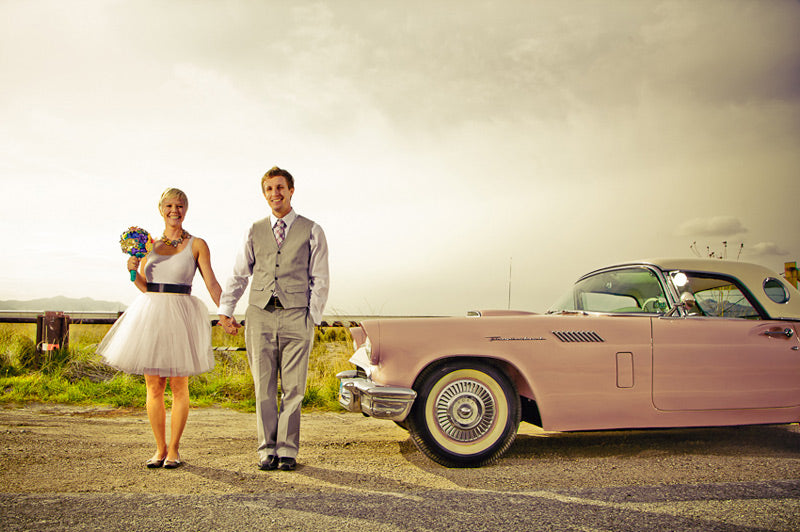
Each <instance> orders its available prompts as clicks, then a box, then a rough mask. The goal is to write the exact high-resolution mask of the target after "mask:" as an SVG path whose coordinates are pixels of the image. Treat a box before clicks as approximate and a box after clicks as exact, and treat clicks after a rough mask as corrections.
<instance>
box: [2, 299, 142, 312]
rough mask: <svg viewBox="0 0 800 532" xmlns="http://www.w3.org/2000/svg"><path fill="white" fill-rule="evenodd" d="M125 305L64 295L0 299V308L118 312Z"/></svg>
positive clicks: (123, 308)
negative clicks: (20, 299)
mask: <svg viewBox="0 0 800 532" xmlns="http://www.w3.org/2000/svg"><path fill="white" fill-rule="evenodd" d="M125 308H126V306H125V305H123V304H122V303H120V302H118V301H97V300H95V299H91V298H89V297H82V298H80V299H73V298H69V297H64V296H56V297H47V298H42V299H31V300H28V301H18V300H8V301H0V310H27V311H30V310H61V311H79V312H118V311H120V310H125Z"/></svg>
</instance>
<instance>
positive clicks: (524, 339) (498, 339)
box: [486, 336, 544, 342]
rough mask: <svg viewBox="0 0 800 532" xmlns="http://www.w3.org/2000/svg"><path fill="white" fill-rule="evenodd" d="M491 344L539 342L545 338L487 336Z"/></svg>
mask: <svg viewBox="0 0 800 532" xmlns="http://www.w3.org/2000/svg"><path fill="white" fill-rule="evenodd" d="M486 338H488V339H489V341H490V342H538V341H540V340H544V338H542V337H541V336H540V337H537V338H534V337H532V336H487V337H486Z"/></svg>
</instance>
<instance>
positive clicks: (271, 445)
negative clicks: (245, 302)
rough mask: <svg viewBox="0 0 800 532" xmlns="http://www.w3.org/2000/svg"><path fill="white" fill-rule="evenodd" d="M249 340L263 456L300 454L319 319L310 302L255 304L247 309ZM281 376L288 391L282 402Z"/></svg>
mask: <svg viewBox="0 0 800 532" xmlns="http://www.w3.org/2000/svg"><path fill="white" fill-rule="evenodd" d="M244 337H245V345H246V346H247V359H248V361H249V362H250V371H251V373H252V374H253V383H254V384H255V392H256V422H257V425H258V458H259V460H266V459H267V457H268V456H271V455H277V456H279V457H285V458H296V457H297V451H298V448H299V447H300V408H301V406H302V404H303V395H304V394H305V391H306V377H307V375H308V355H309V353H310V352H311V345H312V343H313V341H314V323H313V322H312V320H311V318H310V316H309V314H308V309H307V308H293V309H282V308H274V307H267V308H266V309H262V308H259V307H256V306H254V305H249V306H248V307H247V312H246V314H245V332H244ZM278 376H280V380H281V392H282V397H281V401H280V407H279V406H278Z"/></svg>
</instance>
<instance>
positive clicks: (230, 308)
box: [217, 209, 330, 325]
mask: <svg viewBox="0 0 800 532" xmlns="http://www.w3.org/2000/svg"><path fill="white" fill-rule="evenodd" d="M279 219H282V220H283V221H284V223H285V224H286V234H289V229H290V228H291V227H292V224H293V223H294V221H295V220H296V219H297V213H296V212H294V209H292V210H291V211H289V213H288V214H287V215H286V216H284V217H283V218H275V217H274V216H273V217H270V222H271V223H272V227H273V228H274V227H275V223H277V221H278V220H279ZM310 244H311V254H310V256H309V260H308V278H309V285H310V288H311V300H310V303H309V314H310V315H311V319H313V320H314V324H315V325H319V324H320V323H321V322H322V313H323V311H324V310H325V303H326V302H327V301H328V284H329V280H330V274H329V272H328V241H327V240H326V239H325V233H324V232H323V231H322V228H321V227H320V226H319V225H317V223H314V225H312V227H311V240H310ZM255 262H256V257H255V253H254V252H253V227H252V226H251V227H250V229H249V230H248V232H247V237H246V238H245V241H244V245H243V246H242V248H241V249H240V251H239V253H238V254H237V255H236V262H235V263H234V265H233V274H232V275H231V276H230V278H228V280H227V282H226V283H225V289H224V290H223V291H222V295H221V296H220V298H219V308H218V309H217V313H218V314H220V315H222V316H229V317H230V316H233V312H234V310H235V309H236V303H238V302H239V299H240V298H241V297H242V294H243V293H244V291H245V289H246V288H247V284H248V283H249V282H250V277H252V276H253V266H254V265H255Z"/></svg>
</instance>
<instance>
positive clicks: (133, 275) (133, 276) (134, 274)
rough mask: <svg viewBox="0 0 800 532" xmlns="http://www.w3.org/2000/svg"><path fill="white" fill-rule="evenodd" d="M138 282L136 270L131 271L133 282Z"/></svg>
mask: <svg viewBox="0 0 800 532" xmlns="http://www.w3.org/2000/svg"><path fill="white" fill-rule="evenodd" d="M135 280H136V270H131V282H133V281H135Z"/></svg>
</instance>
